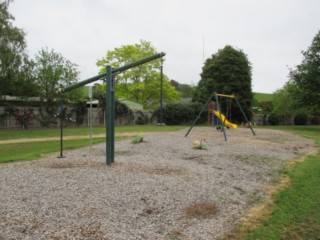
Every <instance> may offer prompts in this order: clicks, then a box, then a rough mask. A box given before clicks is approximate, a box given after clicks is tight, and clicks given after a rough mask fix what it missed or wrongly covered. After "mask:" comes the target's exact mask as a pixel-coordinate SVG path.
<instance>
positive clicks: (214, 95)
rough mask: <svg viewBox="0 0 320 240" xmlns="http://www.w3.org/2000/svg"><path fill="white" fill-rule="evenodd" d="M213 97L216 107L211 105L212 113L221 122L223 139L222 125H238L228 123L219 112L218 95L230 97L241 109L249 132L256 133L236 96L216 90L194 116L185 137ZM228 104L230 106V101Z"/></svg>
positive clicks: (224, 132)
mask: <svg viewBox="0 0 320 240" xmlns="http://www.w3.org/2000/svg"><path fill="white" fill-rule="evenodd" d="M213 97H214V98H215V102H216V108H214V107H213V110H212V111H213V113H214V115H215V116H216V117H217V118H218V119H219V120H220V123H221V129H222V132H223V135H224V139H225V141H227V135H226V131H225V127H224V126H228V127H232V128H236V127H238V126H237V125H236V124H233V123H230V122H229V121H228V120H227V118H226V117H225V115H223V114H222V113H221V105H220V101H219V97H225V98H230V99H234V100H235V101H236V103H237V105H238V107H239V108H240V110H241V113H242V115H243V117H244V119H245V120H246V123H247V126H249V128H250V129H251V132H252V134H253V135H256V134H255V132H254V131H253V129H252V126H251V124H250V122H249V121H248V118H247V116H246V115H245V113H244V111H243V109H242V107H241V106H240V104H239V102H238V100H237V98H236V97H235V96H234V95H226V94H219V93H216V92H213V93H211V95H210V97H209V98H208V101H207V102H206V103H205V104H204V105H203V106H202V108H201V110H200V112H199V114H198V116H197V117H196V119H195V120H194V121H193V123H192V125H191V127H190V128H189V130H188V131H187V133H186V134H185V137H187V136H188V135H189V133H190V132H191V130H192V128H193V127H194V125H195V124H196V123H197V121H198V119H199V118H200V116H201V113H202V112H203V111H204V109H205V107H206V106H208V103H209V102H210V101H211V100H212V98H213ZM230 106H231V102H230Z"/></svg>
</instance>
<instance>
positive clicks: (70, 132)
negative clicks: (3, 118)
mask: <svg viewBox="0 0 320 240" xmlns="http://www.w3.org/2000/svg"><path fill="white" fill-rule="evenodd" d="M182 128H184V126H155V125H134V126H116V127H115V132H116V133H123V132H164V131H177V130H180V129H182ZM92 133H93V134H105V133H106V130H105V128H104V127H94V128H93V129H92ZM63 135H64V136H79V135H88V136H89V135H90V129H89V128H82V127H81V128H64V129H63ZM58 136H60V129H59V128H51V129H26V130H0V140H7V139H19V138H45V137H58Z"/></svg>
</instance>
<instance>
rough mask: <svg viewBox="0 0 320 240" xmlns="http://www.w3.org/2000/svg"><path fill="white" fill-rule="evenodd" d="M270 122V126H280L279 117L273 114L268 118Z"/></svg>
mask: <svg viewBox="0 0 320 240" xmlns="http://www.w3.org/2000/svg"><path fill="white" fill-rule="evenodd" d="M268 122H269V124H270V125H279V116H278V115H276V114H274V113H271V114H270V115H269V117H268Z"/></svg>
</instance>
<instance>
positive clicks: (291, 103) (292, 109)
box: [272, 82, 304, 115]
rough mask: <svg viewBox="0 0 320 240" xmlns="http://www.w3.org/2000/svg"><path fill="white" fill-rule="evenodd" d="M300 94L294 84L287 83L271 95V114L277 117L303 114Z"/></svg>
mask: <svg viewBox="0 0 320 240" xmlns="http://www.w3.org/2000/svg"><path fill="white" fill-rule="evenodd" d="M301 96H302V93H301V91H300V89H299V88H298V86H297V85H296V84H295V83H294V82H287V83H286V84H285V85H284V86H283V87H282V88H281V89H278V90H277V91H275V92H274V93H273V100H272V103H273V113H275V114H277V115H295V114H297V113H301V112H303V111H304V110H303V106H302V103H301Z"/></svg>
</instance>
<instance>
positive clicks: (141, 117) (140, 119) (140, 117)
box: [135, 111, 149, 125]
mask: <svg viewBox="0 0 320 240" xmlns="http://www.w3.org/2000/svg"><path fill="white" fill-rule="evenodd" d="M136 115H137V119H136V121H135V124H137V125H144V124H147V123H148V121H149V119H148V116H146V115H145V114H144V113H143V112H142V111H137V112H136Z"/></svg>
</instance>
